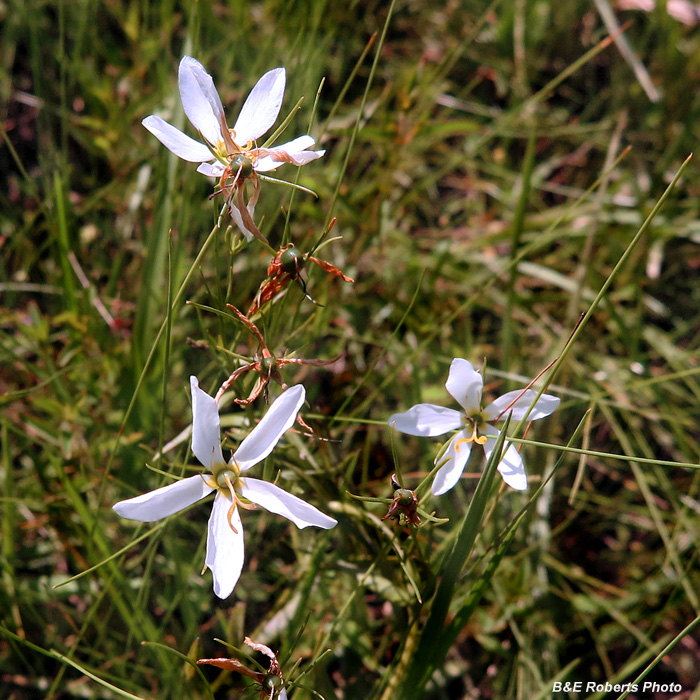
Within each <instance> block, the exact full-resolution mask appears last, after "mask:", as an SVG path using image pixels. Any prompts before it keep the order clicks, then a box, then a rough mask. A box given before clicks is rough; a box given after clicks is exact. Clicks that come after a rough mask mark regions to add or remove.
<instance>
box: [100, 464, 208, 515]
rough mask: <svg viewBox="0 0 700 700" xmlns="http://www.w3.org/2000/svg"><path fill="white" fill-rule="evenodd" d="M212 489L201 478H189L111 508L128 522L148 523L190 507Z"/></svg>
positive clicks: (120, 502)
mask: <svg viewBox="0 0 700 700" xmlns="http://www.w3.org/2000/svg"><path fill="white" fill-rule="evenodd" d="M213 490H214V489H212V487H211V486H207V485H206V484H205V483H204V479H202V477H201V476H199V475H197V476H191V477H189V478H187V479H181V480H180V481H176V482H175V483H173V484H168V485H167V486H163V487H161V488H159V489H156V490H155V491H149V492H148V493H144V494H141V495H140V496H136V497H135V498H130V499H129V500H128V501H119V503H117V504H115V505H113V506H112V508H113V509H114V510H115V511H116V512H117V513H118V514H119V515H121V516H122V518H128V519H129V520H140V521H141V522H142V523H150V522H153V521H154V520H160V519H161V518H165V517H167V516H168V515H172V514H173V513H178V512H179V511H181V510H183V509H184V508H187V506H191V505H192V504H193V503H196V502H197V501H198V500H200V499H201V498H204V497H205V496H207V495H209V494H210V493H211V492H212V491H213Z"/></svg>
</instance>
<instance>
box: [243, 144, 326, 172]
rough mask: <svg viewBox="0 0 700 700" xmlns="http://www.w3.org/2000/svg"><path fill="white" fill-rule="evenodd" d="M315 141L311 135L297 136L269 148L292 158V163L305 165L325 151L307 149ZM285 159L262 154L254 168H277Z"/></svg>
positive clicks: (268, 169) (267, 169) (263, 169)
mask: <svg viewBox="0 0 700 700" xmlns="http://www.w3.org/2000/svg"><path fill="white" fill-rule="evenodd" d="M314 143H316V142H315V141H314V140H313V138H312V137H311V136H308V135H307V136H299V137H298V138H295V139H294V140H293V141H289V142H287V143H283V144H282V145H281V146H275V148H270V149H269V150H270V151H273V152H279V153H284V154H286V155H287V156H289V158H290V159H291V160H292V163H293V164H294V165H306V163H310V162H311V161H312V160H316V159H318V158H320V157H321V156H322V155H323V154H324V153H325V151H307V150H306V149H307V148H311V146H313V145H314ZM285 162H286V161H284V160H277V159H275V158H274V156H272V155H269V156H264V157H263V158H261V159H260V160H259V161H257V163H255V166H254V167H255V170H256V171H257V172H260V173H264V172H268V171H270V170H275V169H276V168H279V166H280V165H284V163H285Z"/></svg>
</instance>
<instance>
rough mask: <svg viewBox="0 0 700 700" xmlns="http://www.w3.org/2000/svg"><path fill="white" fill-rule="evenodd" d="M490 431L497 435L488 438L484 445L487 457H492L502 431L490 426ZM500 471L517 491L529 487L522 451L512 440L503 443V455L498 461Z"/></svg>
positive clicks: (504, 479) (504, 478)
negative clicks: (520, 451)
mask: <svg viewBox="0 0 700 700" xmlns="http://www.w3.org/2000/svg"><path fill="white" fill-rule="evenodd" d="M489 433H493V434H494V435H495V436H496V437H493V438H491V437H490V438H487V440H486V444H485V445H484V452H485V453H486V459H487V460H488V459H489V458H490V457H491V453H492V452H493V448H494V447H496V439H497V438H498V436H499V435H500V432H499V431H498V430H496V428H489ZM498 471H499V472H500V473H501V476H502V477H503V481H505V482H506V484H508V486H510V487H511V488H512V489H515V490H516V491H524V490H525V489H526V488H527V475H526V474H525V465H524V464H523V460H522V457H521V456H520V453H519V452H518V450H517V449H516V448H515V445H513V443H511V442H506V443H505V444H504V445H503V455H502V456H501V461H500V462H499V463H498Z"/></svg>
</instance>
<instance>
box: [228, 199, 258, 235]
mask: <svg viewBox="0 0 700 700" xmlns="http://www.w3.org/2000/svg"><path fill="white" fill-rule="evenodd" d="M229 204H230V206H229V209H228V210H229V213H230V214H231V218H232V219H233V221H234V223H235V224H236V226H238V228H239V229H240V231H241V233H242V234H243V235H244V236H245V238H246V240H247V241H248V242H250V241H252V240H253V238H254V235H253V232H252V231H249V230H248V229H247V228H246V225H245V224H244V223H243V217H242V216H241V212H240V210H239V209H238V207H237V206H236V205H235V204H234V203H233V202H230V203H229ZM246 208H247V209H248V213H249V214H250V216H251V218H252V217H253V212H252V211H251V206H250V205H248V206H247V207H246Z"/></svg>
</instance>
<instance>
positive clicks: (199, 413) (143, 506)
mask: <svg viewBox="0 0 700 700" xmlns="http://www.w3.org/2000/svg"><path fill="white" fill-rule="evenodd" d="M190 384H191V388H192V452H194V454H195V456H196V457H197V459H198V460H199V461H200V462H201V463H202V464H203V465H204V466H205V467H206V468H207V469H209V473H205V474H202V475H197V476H191V477H189V478H187V479H182V480H180V481H176V482H175V483H173V484H169V485H168V486H163V487H162V488H159V489H156V490H155V491H150V492H149V493H145V494H143V495H141V496H136V497H135V498H130V499H129V500H127V501H121V502H119V503H117V504H116V505H115V506H114V510H115V511H116V512H117V513H118V514H119V515H121V516H122V517H124V518H129V519H131V520H140V521H142V522H152V521H154V520H160V519H161V518H165V517H167V516H169V515H173V513H177V512H179V511H181V510H183V508H187V507H188V506H190V505H192V504H193V503H196V502H197V501H198V500H200V499H201V498H204V497H205V496H208V495H209V494H210V493H211V492H212V491H216V492H217V493H216V497H215V498H214V506H213V508H212V511H211V517H210V518H209V525H208V530H207V553H206V558H205V563H206V566H207V567H208V568H210V569H211V571H212V574H213V576H214V593H216V595H217V596H219V598H227V597H228V596H229V595H231V593H232V592H233V589H234V587H235V585H236V583H237V581H238V578H239V576H240V575H241V569H242V568H243V559H244V555H243V526H242V524H241V517H240V513H239V508H238V506H243V507H246V508H253V507H254V506H249V505H248V504H245V503H243V502H242V501H241V500H240V498H239V494H240V495H241V496H243V497H245V498H246V499H247V500H248V501H250V502H251V503H254V504H257V505H259V506H262V507H263V508H265V509H266V510H269V511H270V512H271V513H276V514H277V515H283V516H284V517H285V518H288V519H289V520H291V521H292V522H293V523H294V524H295V525H296V526H297V527H298V528H305V527H308V526H309V525H314V526H315V527H322V528H324V529H326V530H328V529H330V528H332V527H334V526H335V525H336V524H337V521H336V520H334V519H333V518H330V517H329V516H327V515H324V514H323V513H322V512H321V511H320V510H318V509H317V508H314V507H313V506H312V505H309V504H308V503H306V502H305V501H302V500H301V499H300V498H297V497H296V496H293V495H292V494H291V493H287V492H286V491H284V490H283V489H281V488H279V486H275V485H274V484H270V483H267V482H266V481H261V480H260V479H253V478H250V477H243V476H242V474H243V473H244V472H247V471H248V470H249V469H250V468H251V467H253V466H254V465H256V464H257V463H258V462H261V461H262V460H263V459H265V457H267V456H268V455H269V454H270V453H271V452H272V450H273V449H274V447H275V445H276V444H277V442H278V441H279V439H280V438H281V437H282V435H283V434H284V433H285V432H286V431H287V430H288V429H289V428H290V427H291V426H292V425H293V423H294V421H295V419H296V416H297V413H298V412H299V409H300V408H301V405H302V404H303V403H304V398H305V392H304V387H303V386H301V384H297V385H296V386H293V387H291V388H289V389H287V390H286V391H285V392H283V393H282V394H281V395H280V396H279V397H278V398H277V399H276V400H275V402H274V403H273V404H272V405H271V406H270V408H269V409H268V411H267V413H266V414H265V415H264V416H263V418H262V420H261V421H260V422H259V423H258V424H257V425H256V426H255V427H254V428H253V430H251V432H250V434H249V435H248V436H247V437H246V438H245V439H244V440H243V442H241V444H240V445H239V446H238V449H237V450H236V451H235V452H234V453H233V456H232V457H231V459H230V460H229V462H228V463H226V462H225V461H224V457H223V454H222V452H221V433H220V427H219V409H218V406H217V403H216V401H214V399H213V398H212V397H211V396H209V395H208V394H207V393H205V392H204V391H202V390H201V389H200V388H199V383H198V381H197V377H190Z"/></svg>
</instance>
